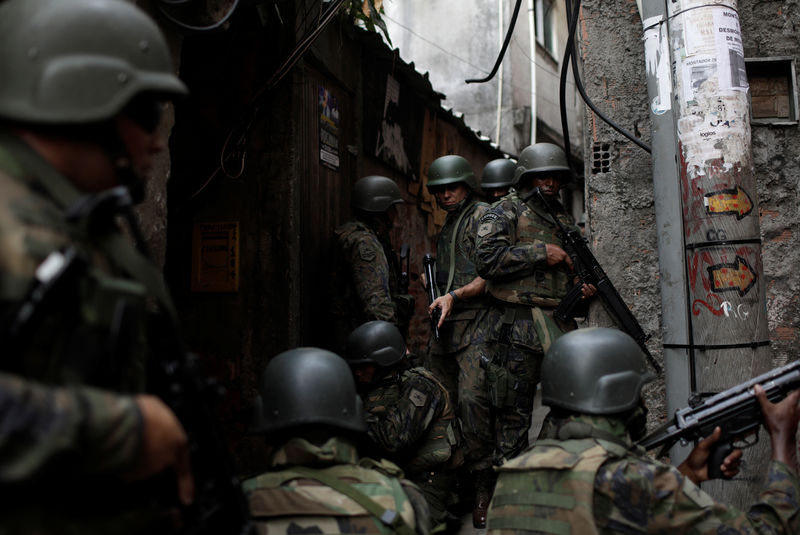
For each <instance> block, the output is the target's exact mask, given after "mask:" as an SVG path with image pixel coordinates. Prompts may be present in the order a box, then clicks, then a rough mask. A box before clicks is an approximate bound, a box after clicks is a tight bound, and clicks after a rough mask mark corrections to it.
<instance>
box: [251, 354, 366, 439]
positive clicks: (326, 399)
mask: <svg viewBox="0 0 800 535" xmlns="http://www.w3.org/2000/svg"><path fill="white" fill-rule="evenodd" d="M259 391H260V398H259V402H258V403H257V407H256V417H255V421H254V426H253V432H256V433H270V432H273V431H281V430H285V429H291V428H295V427H299V426H306V425H327V426H330V427H335V428H338V429H344V430H347V431H357V432H363V431H366V423H365V421H364V414H363V408H362V403H361V398H359V397H358V395H357V394H356V386H355V381H354V380H353V374H352V372H351V371H350V367H349V366H348V365H347V363H346V362H345V361H344V359H342V358H341V357H340V356H339V355H337V354H335V353H331V352H330V351H326V350H324V349H319V348H316V347H300V348H297V349H291V350H289V351H284V352H283V353H281V354H279V355H277V356H276V357H274V358H273V359H272V360H270V362H269V364H268V365H267V367H266V369H265V370H264V373H263V374H261V382H260V384H259Z"/></svg>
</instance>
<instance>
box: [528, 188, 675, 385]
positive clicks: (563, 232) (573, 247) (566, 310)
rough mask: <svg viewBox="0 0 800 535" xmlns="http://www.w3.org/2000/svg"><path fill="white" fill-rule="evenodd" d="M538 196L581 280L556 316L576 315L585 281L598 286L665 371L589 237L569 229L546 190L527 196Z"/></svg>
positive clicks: (653, 362)
mask: <svg viewBox="0 0 800 535" xmlns="http://www.w3.org/2000/svg"><path fill="white" fill-rule="evenodd" d="M532 196H536V197H537V199H538V200H539V202H540V203H541V204H542V206H543V207H544V209H545V210H547V213H548V214H550V217H551V218H552V219H553V222H554V223H555V224H556V226H557V227H558V233H559V235H560V237H561V241H562V242H563V243H564V249H565V250H566V251H567V254H569V256H570V258H571V259H572V263H573V266H574V267H575V271H576V274H577V276H578V278H579V282H578V283H577V284H576V285H575V286H574V287H573V288H572V289H571V290H570V291H569V293H567V296H566V297H565V298H564V299H562V301H561V303H559V305H558V307H557V308H556V310H555V313H554V316H555V317H556V318H558V319H559V320H561V321H567V320H570V319H572V318H573V316H574V310H575V308H576V307H577V306H578V304H579V303H580V302H581V297H582V295H583V292H582V288H583V285H584V284H591V285H593V286H594V287H595V288H597V293H598V295H599V296H600V299H602V301H603V303H604V304H605V305H606V308H607V309H608V310H609V312H610V313H611V315H612V316H613V317H614V319H615V320H616V321H617V322H618V323H619V325H620V327H621V328H622V330H623V331H625V332H626V333H628V334H629V335H630V336H631V337H632V338H633V339H634V340H636V343H637V344H639V347H641V348H642V351H643V352H644V354H645V356H646V357H647V360H648V361H649V362H650V365H651V366H652V367H653V369H654V370H655V371H656V373H657V374H661V366H659V364H658V362H656V359H655V358H653V355H652V354H651V353H650V350H649V349H648V348H647V343H646V342H647V338H648V336H647V335H646V334H645V332H644V330H643V329H642V326H641V325H639V322H638V321H637V320H636V317H635V316H634V315H633V313H632V312H631V310H630V309H629V308H628V305H626V304H625V302H624V301H623V300H622V297H621V296H620V295H619V292H618V291H617V289H616V288H615V287H614V284H613V283H612V282H611V279H609V278H608V275H606V272H605V271H604V270H603V267H602V266H601V265H600V262H598V261H597V258H595V256H594V254H592V251H591V250H590V249H589V245H588V244H587V241H586V238H584V237H583V236H582V235H581V233H580V232H579V231H577V230H570V229H568V228H567V227H566V226H565V225H564V224H563V223H562V222H561V221H560V220H559V219H558V216H557V215H556V212H555V210H553V208H552V207H551V206H550V204H549V203H548V202H547V199H545V197H544V195H543V194H542V190H541V189H539V188H534V189H533V191H531V193H530V194H529V195H528V196H527V197H525V198H524V199H523V200H525V201H527V200H528V199H529V198H530V197H532Z"/></svg>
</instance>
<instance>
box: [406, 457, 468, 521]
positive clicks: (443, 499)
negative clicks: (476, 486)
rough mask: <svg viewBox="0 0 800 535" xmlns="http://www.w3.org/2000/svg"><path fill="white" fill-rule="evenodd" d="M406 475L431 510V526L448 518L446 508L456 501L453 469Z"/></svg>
mask: <svg viewBox="0 0 800 535" xmlns="http://www.w3.org/2000/svg"><path fill="white" fill-rule="evenodd" d="M406 477H407V478H408V479H409V480H410V481H411V482H412V483H414V484H416V485H417V486H418V487H419V490H421V491H422V495H423V496H424V497H425V501H426V502H428V507H429V508H430V512H431V521H432V524H433V527H436V526H437V525H439V524H444V523H446V522H447V520H448V510H447V508H448V507H450V506H452V505H454V504H455V503H456V502H457V501H458V494H457V493H456V489H457V485H456V483H457V481H456V479H457V478H456V472H455V471H454V470H449V469H447V470H439V471H429V472H420V473H408V474H406Z"/></svg>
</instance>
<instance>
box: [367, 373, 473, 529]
mask: <svg viewBox="0 0 800 535" xmlns="http://www.w3.org/2000/svg"><path fill="white" fill-rule="evenodd" d="M362 397H363V399H364V408H365V409H366V411H367V434H368V435H369V438H370V439H371V440H372V442H374V443H375V445H376V446H377V448H378V453H379V454H380V455H381V456H387V457H389V458H390V459H392V460H393V461H394V462H396V463H398V464H399V465H400V466H402V468H403V471H404V472H405V474H406V477H408V478H409V479H410V480H411V481H413V482H414V483H416V484H417V486H419V488H420V489H421V490H422V493H423V494H424V495H425V499H426V500H427V502H428V505H429V506H430V508H431V517H432V518H433V520H434V523H440V522H443V521H445V517H446V507H447V506H448V505H451V504H452V503H453V497H452V495H453V490H454V486H453V485H454V482H455V480H454V469H455V468H457V467H458V466H460V465H461V463H462V462H463V458H462V454H461V451H460V447H459V440H458V437H459V430H458V425H457V422H456V419H455V411H454V409H453V407H452V405H451V404H450V398H449V396H448V394H447V390H445V388H444V386H443V385H442V384H441V383H440V382H439V381H438V380H437V379H436V378H435V377H434V376H433V374H432V373H431V372H429V371H428V370H426V369H425V368H421V367H416V368H408V369H406V370H397V371H394V372H391V373H390V375H389V376H387V377H385V378H383V380H382V381H380V382H378V383H377V384H375V385H373V386H372V387H371V389H370V391H369V392H368V393H366V395H363V396H362Z"/></svg>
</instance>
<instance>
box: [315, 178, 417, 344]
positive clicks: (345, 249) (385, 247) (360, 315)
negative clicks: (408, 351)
mask: <svg viewBox="0 0 800 535" xmlns="http://www.w3.org/2000/svg"><path fill="white" fill-rule="evenodd" d="M402 202H403V198H402V196H401V195H400V188H398V187H397V184H395V182H394V181H393V180H391V179H390V178H386V177H383V176H366V177H364V178H361V179H360V180H358V181H357V182H356V183H355V185H354V186H353V193H352V200H351V206H352V209H353V215H354V216H355V219H354V220H352V221H348V222H347V223H345V224H343V225H342V226H340V227H339V228H337V229H336V230H335V231H334V232H335V234H336V244H337V259H336V267H335V272H334V280H333V283H332V285H331V288H332V289H333V291H334V292H335V295H333V297H332V298H331V312H332V315H333V325H332V333H333V336H334V338H335V340H334V341H333V344H332V347H333V348H334V349H335V350H336V351H337V352H339V353H342V352H343V351H344V345H345V337H346V336H347V334H348V333H350V332H351V331H352V330H353V329H355V328H356V327H358V326H359V325H361V324H362V323H364V322H366V321H372V320H383V321H388V322H390V323H392V324H394V325H396V326H397V328H398V329H400V332H401V333H402V334H403V337H405V336H406V335H407V334H408V324H409V321H410V320H411V316H412V314H413V313H414V297H413V296H411V295H410V294H409V293H408V288H403V289H401V288H400V273H401V266H400V265H399V262H398V259H397V255H396V253H395V252H394V251H393V250H392V244H391V242H390V240H389V231H390V230H391V228H392V225H393V223H394V220H395V218H396V217H397V208H396V207H395V205H396V204H399V203H402Z"/></svg>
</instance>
